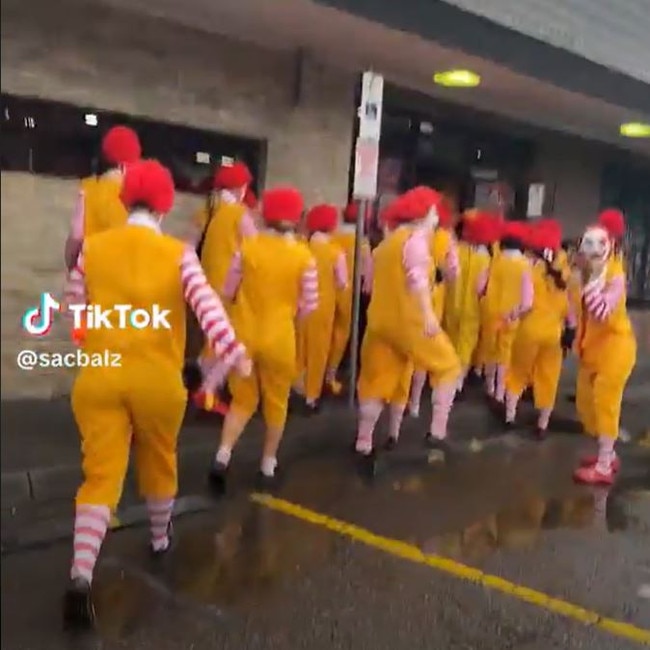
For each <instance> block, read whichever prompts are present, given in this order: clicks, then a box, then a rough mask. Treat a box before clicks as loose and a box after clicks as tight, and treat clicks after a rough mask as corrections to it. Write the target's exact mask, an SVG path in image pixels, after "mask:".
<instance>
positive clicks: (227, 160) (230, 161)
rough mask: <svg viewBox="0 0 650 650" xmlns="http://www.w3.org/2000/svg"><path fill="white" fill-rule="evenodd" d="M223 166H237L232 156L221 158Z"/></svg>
mask: <svg viewBox="0 0 650 650" xmlns="http://www.w3.org/2000/svg"><path fill="white" fill-rule="evenodd" d="M221 164H222V165H225V166H226V167H228V166H229V165H234V164H235V159H234V158H231V157H230V156H221Z"/></svg>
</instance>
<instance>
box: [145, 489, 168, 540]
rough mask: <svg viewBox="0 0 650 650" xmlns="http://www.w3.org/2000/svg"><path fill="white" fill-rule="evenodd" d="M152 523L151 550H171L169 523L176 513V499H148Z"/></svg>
mask: <svg viewBox="0 0 650 650" xmlns="http://www.w3.org/2000/svg"><path fill="white" fill-rule="evenodd" d="M147 510H148V511H149V521H150V523H151V548H152V549H153V550H154V551H156V552H158V551H166V550H167V549H168V548H169V543H170V539H169V522H170V521H171V519H172V512H173V511H174V499H173V498H170V499H147Z"/></svg>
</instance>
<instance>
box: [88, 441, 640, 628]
mask: <svg viewBox="0 0 650 650" xmlns="http://www.w3.org/2000/svg"><path fill="white" fill-rule="evenodd" d="M574 462H575V461H574V459H573V458H572V457H571V456H570V455H569V454H567V453H566V448H565V447H564V446H563V444H558V445H557V446H556V447H553V446H552V445H550V446H548V447H545V448H544V449H542V448H536V449H535V450H533V451H532V452H530V451H525V450H524V451H523V452H521V453H512V454H500V455H498V456H493V457H483V456H481V455H478V456H477V455H474V456H473V457H471V458H469V459H467V460H466V461H463V462H461V463H459V464H458V465H455V466H453V467H449V468H448V469H443V470H442V471H440V470H431V469H430V470H427V469H426V468H425V469H420V470H418V471H413V470H412V467H411V468H410V469H406V470H405V471H402V472H399V471H398V472H393V473H391V474H390V475H389V476H388V477H386V479H385V480H382V481H379V482H377V483H376V484H374V485H367V484H366V483H365V482H364V481H362V480H360V479H359V477H358V476H356V475H355V474H354V472H353V471H352V469H351V466H350V464H346V463H345V462H341V459H340V457H339V458H338V460H337V459H336V458H332V457H321V458H311V459H305V460H302V461H300V462H298V463H296V464H295V465H292V466H291V467H290V471H289V472H288V475H287V479H286V482H285V484H284V487H283V489H282V490H281V493H280V495H279V496H281V497H282V498H285V499H287V500H290V501H293V502H296V503H299V504H301V505H304V506H306V507H308V508H311V509H314V510H318V511H320V512H323V513H327V514H330V515H333V516H335V517H339V518H341V519H344V520H347V521H351V522H353V523H356V524H358V525H361V526H364V527H367V528H369V529H371V530H373V532H376V533H378V534H385V535H388V536H391V537H398V538H400V539H404V540H406V541H409V542H411V543H415V544H418V545H420V546H421V547H422V548H423V550H425V551H426V552H431V553H437V554H441V555H446V556H449V557H455V558H458V559H461V560H463V561H467V562H470V563H473V562H481V561H482V560H484V559H486V558H487V557H488V556H489V555H490V554H492V553H494V552H495V551H497V550H498V549H508V550H512V549H528V548H531V547H533V546H534V545H535V544H538V543H541V542H542V541H543V537H544V536H545V535H552V534H553V533H552V531H553V530H556V529H567V528H573V529H590V528H592V529H594V532H595V533H599V532H605V531H610V532H612V533H617V532H620V531H632V532H634V531H642V532H643V531H645V532H646V533H647V532H648V531H649V530H650V516H649V511H650V476H649V475H647V474H645V475H643V476H642V477H633V476H632V477H629V478H626V477H625V476H622V477H621V479H620V480H619V481H618V482H617V485H616V486H615V487H614V488H612V489H611V490H609V491H608V490H602V489H590V488H585V487H579V486H575V485H573V484H572V482H571V480H570V476H571V473H570V468H571V467H572V466H573V465H574ZM125 541H126V539H125ZM130 543H132V542H130ZM342 543H343V542H342V541H341V540H340V538H337V537H336V536H335V535H332V534H330V533H327V532H325V531H323V529H322V528H320V527H316V526H312V525H309V524H306V523H304V522H302V521H300V520H296V519H293V518H291V517H288V516H285V515H282V514H278V513H275V512H273V511H271V510H269V509H267V508H264V507H262V506H259V505H256V504H253V503H251V502H250V501H248V500H247V498H246V494H245V493H242V494H240V498H236V499H227V500H226V501H225V502H223V503H222V504H220V505H219V508H218V509H216V510H215V511H213V512H210V513H205V514H202V515H194V516H193V517H191V518H189V519H187V520H183V519H180V520H179V521H178V523H177V532H176V535H175V539H174V546H173V549H172V551H171V552H170V554H169V555H168V556H167V557H165V558H164V561H163V563H162V564H161V565H160V566H159V568H158V570H156V569H155V568H154V567H153V565H152V564H151V560H149V561H148V563H147V560H146V559H144V560H143V558H142V557H139V559H134V560H133V562H130V561H129V560H127V559H125V557H124V556H123V555H122V556H120V557H119V558H118V561H117V565H115V566H113V567H109V568H108V569H103V570H102V571H100V575H99V576H98V579H97V581H96V594H97V596H96V601H97V611H98V617H99V628H100V631H101V634H102V636H104V637H105V638H119V637H123V636H125V635H127V634H129V633H130V632H131V631H132V630H134V629H136V628H137V627H140V626H142V625H146V624H147V622H148V621H149V620H155V619H156V617H161V616H162V617H164V616H165V614H166V612H170V611H172V610H174V609H179V608H180V609H183V608H185V609H186V610H187V611H188V612H189V614H190V615H191V616H202V615H205V616H209V617H212V618H213V619H214V621H215V624H217V625H218V624H220V622H222V621H223V619H224V617H226V618H228V617H231V616H233V615H237V614H238V613H244V614H245V613H246V612H247V611H250V609H251V608H252V607H256V606H259V605H262V604H263V603H264V602H267V601H268V600H269V599H272V598H273V597H274V595H277V594H279V593H281V592H282V590H283V589H290V588H291V585H292V584H295V581H296V580H300V579H301V578H302V577H303V576H306V575H308V574H309V573H310V572H315V571H316V572H317V571H319V570H321V569H327V567H328V566H329V565H331V564H332V563H333V562H335V561H336V559H335V553H336V551H337V548H340V544H342ZM337 545H339V546H337ZM127 555H128V553H127ZM143 555H144V552H143ZM120 562H122V565H120V564H119V563H120Z"/></svg>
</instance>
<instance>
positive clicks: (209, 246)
mask: <svg viewBox="0 0 650 650" xmlns="http://www.w3.org/2000/svg"><path fill="white" fill-rule="evenodd" d="M245 214H246V207H245V206H244V205H243V204H241V203H219V204H218V205H217V207H216V208H215V209H214V214H213V216H212V219H210V223H209V225H208V229H207V232H206V233H205V239H204V242H203V250H202V251H201V265H202V266H203V270H204V271H205V275H206V277H207V278H208V282H209V283H210V286H211V287H212V288H213V289H214V290H215V291H216V292H217V293H218V294H219V295H220V296H221V294H222V291H223V285H224V282H225V281H226V276H227V274H228V269H229V268H230V263H231V262H232V258H233V256H234V254H235V253H236V252H237V251H238V250H239V247H240V246H241V241H242V238H241V234H240V233H241V221H242V219H243V218H244V215H245ZM207 219H208V213H207V209H205V208H204V209H203V210H201V211H200V212H199V214H198V215H197V223H198V225H199V226H200V227H201V230H203V228H204V227H205V224H206V222H207ZM224 306H225V305H224Z"/></svg>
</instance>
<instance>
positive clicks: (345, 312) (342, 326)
mask: <svg viewBox="0 0 650 650" xmlns="http://www.w3.org/2000/svg"><path fill="white" fill-rule="evenodd" d="M332 239H333V241H334V242H335V243H336V244H338V246H339V247H340V248H342V249H343V251H344V252H345V262H346V265H347V268H348V278H349V282H348V286H347V287H346V288H345V289H341V290H339V291H337V293H336V314H335V317H334V330H333V334H332V345H331V348H330V353H329V359H328V362H327V365H328V367H329V368H331V369H332V370H336V369H337V368H338V367H339V366H340V365H341V361H342V360H343V355H344V354H345V348H346V347H347V345H348V339H349V338H350V331H351V329H352V291H353V286H352V284H353V282H352V278H354V247H355V242H356V234H355V232H354V230H352V229H349V230H339V231H336V232H333V233H332ZM361 246H362V250H361V259H362V260H364V259H366V257H368V256H370V244H369V243H368V240H367V239H366V238H365V237H364V240H363V242H362V244H361ZM362 268H363V267H362Z"/></svg>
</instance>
